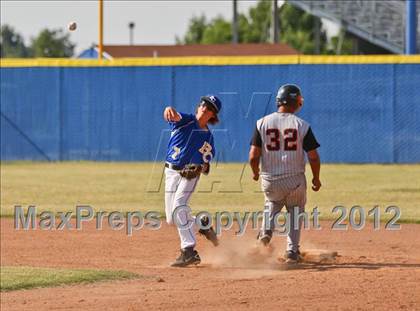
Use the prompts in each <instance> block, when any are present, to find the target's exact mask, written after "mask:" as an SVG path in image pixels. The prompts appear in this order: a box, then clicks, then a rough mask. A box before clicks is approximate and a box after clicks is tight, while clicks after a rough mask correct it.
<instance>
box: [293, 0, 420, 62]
mask: <svg viewBox="0 0 420 311" xmlns="http://www.w3.org/2000/svg"><path fill="white" fill-rule="evenodd" d="M288 3H290V4H292V5H294V6H296V7H298V8H300V9H302V10H304V11H306V12H308V13H310V14H313V15H315V16H318V17H320V18H326V19H328V20H331V21H334V22H336V23H338V24H340V25H341V26H342V27H343V28H344V29H345V30H346V31H348V32H350V33H353V34H354V35H356V36H358V37H360V38H362V39H364V40H367V41H369V42H371V43H372V44H375V45H377V46H380V47H382V48H385V49H387V50H389V51H390V52H392V53H396V54H402V53H404V44H405V18H406V17H405V16H406V9H405V1H404V0H369V1H367V0H352V1H349V0H324V1H314V0H288ZM416 3H417V16H419V14H420V1H416ZM419 37H420V23H418V24H417V38H419ZM417 50H418V51H419V50H420V40H417Z"/></svg>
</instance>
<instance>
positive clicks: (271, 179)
mask: <svg viewBox="0 0 420 311" xmlns="http://www.w3.org/2000/svg"><path fill="white" fill-rule="evenodd" d="M276 102H277V107H278V111H277V112H274V113H272V114H269V115H267V116H265V117H263V118H262V119H260V120H258V121H257V124H256V128H255V131H254V135H253V137H252V140H251V149H250V152H249V162H250V165H251V168H252V172H253V179H254V180H258V179H259V176H261V187H262V190H263V191H264V196H265V207H264V214H268V216H269V217H263V223H262V227H261V230H260V232H259V235H258V239H259V241H260V242H261V243H262V244H263V245H268V244H269V243H270V240H271V238H272V235H273V230H274V228H275V221H276V215H277V214H278V213H280V211H281V209H282V208H283V206H286V209H287V213H288V217H289V221H290V229H289V232H288V235H287V250H286V254H285V258H286V262H289V263H291V262H298V261H299V260H300V259H301V257H300V251H299V240H300V231H301V226H302V217H299V221H298V226H297V227H295V226H294V223H295V220H294V219H295V217H297V216H298V213H301V212H303V211H304V210H305V204H306V178H305V153H306V155H307V157H308V160H309V164H310V166H311V170H312V175H313V178H312V189H313V190H314V191H318V190H319V189H320V188H321V182H320V179H319V173H320V167H321V164H320V158H319V155H318V152H317V148H318V147H319V146H320V145H319V144H318V142H317V140H316V139H315V136H314V134H313V132H312V129H311V127H310V126H309V124H308V123H307V122H305V121H304V120H302V119H300V118H299V117H297V116H296V115H295V113H297V112H298V111H299V110H300V108H301V107H302V105H303V97H302V94H301V90H300V88H299V87H298V86H297V85H294V84H286V85H283V86H281V87H280V89H279V90H278V93H277V96H276ZM260 166H261V170H260Z"/></svg>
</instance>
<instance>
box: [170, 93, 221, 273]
mask: <svg viewBox="0 0 420 311" xmlns="http://www.w3.org/2000/svg"><path fill="white" fill-rule="evenodd" d="M221 108H222V103H221V101H220V99H219V98H217V97H216V96H214V95H209V96H203V97H201V101H200V103H199V105H198V107H197V109H196V113H195V115H194V114H185V113H180V112H177V111H176V110H175V108H173V107H166V108H165V111H164V113H163V117H164V119H165V120H166V121H168V122H169V125H170V128H171V138H170V139H169V143H168V150H167V154H166V162H165V213H166V221H167V222H168V223H169V224H175V225H176V226H177V229H178V234H179V237H180V240H181V255H180V256H179V257H178V258H177V259H176V261H175V262H174V263H172V264H171V266H173V267H185V266H188V265H191V264H199V263H200V262H201V259H200V256H199V255H198V253H197V251H196V250H194V247H195V244H196V238H195V231H194V229H195V228H194V223H195V219H194V218H193V217H192V215H191V209H190V207H189V205H188V202H189V200H190V198H191V195H192V193H193V192H194V189H195V187H196V186H197V183H198V180H199V179H200V175H201V173H203V174H208V173H209V170H210V161H211V160H212V159H213V157H214V156H215V146H214V140H213V135H212V133H211V131H210V130H209V128H208V124H216V123H217V122H218V121H219V119H218V113H219V112H220V109H221ZM200 221H201V224H202V227H206V226H208V222H209V219H208V218H206V217H203V218H201V219H200ZM199 232H200V233H201V234H203V235H204V236H205V237H206V238H207V239H208V240H210V241H211V242H212V243H213V244H214V245H217V244H218V241H217V236H216V234H215V232H214V230H213V228H211V227H210V228H209V229H207V230H204V229H200V230H199Z"/></svg>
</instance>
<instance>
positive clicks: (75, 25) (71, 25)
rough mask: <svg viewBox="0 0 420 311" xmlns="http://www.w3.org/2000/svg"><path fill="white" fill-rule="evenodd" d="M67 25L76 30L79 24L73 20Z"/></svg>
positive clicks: (71, 29)
mask: <svg viewBox="0 0 420 311" xmlns="http://www.w3.org/2000/svg"><path fill="white" fill-rule="evenodd" d="M67 27H68V29H69V30H70V31H74V30H76V28H77V24H76V22H71V23H69V25H68V26H67Z"/></svg>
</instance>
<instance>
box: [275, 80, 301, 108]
mask: <svg viewBox="0 0 420 311" xmlns="http://www.w3.org/2000/svg"><path fill="white" fill-rule="evenodd" d="M276 103H277V106H281V105H287V106H301V105H302V104H303V97H302V92H301V91H300V88H299V87H298V86H297V85H295V84H285V85H282V86H281V87H280V88H279V90H278V92H277V96H276Z"/></svg>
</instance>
